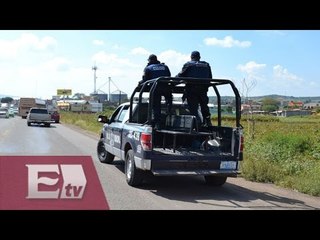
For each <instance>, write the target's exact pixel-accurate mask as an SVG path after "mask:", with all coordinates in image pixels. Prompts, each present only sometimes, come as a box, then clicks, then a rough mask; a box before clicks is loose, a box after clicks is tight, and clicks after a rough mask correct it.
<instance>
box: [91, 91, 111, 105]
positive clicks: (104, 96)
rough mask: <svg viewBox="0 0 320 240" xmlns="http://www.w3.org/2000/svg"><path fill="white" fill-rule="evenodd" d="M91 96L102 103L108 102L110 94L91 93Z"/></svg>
mask: <svg viewBox="0 0 320 240" xmlns="http://www.w3.org/2000/svg"><path fill="white" fill-rule="evenodd" d="M90 96H91V97H93V98H94V99H95V100H97V101H99V102H101V103H102V102H105V101H108V94H106V93H91V94H90Z"/></svg>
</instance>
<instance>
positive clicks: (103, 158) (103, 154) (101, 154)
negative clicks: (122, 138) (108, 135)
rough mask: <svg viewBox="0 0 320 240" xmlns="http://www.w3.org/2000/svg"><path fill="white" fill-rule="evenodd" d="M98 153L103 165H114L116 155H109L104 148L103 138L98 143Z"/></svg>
mask: <svg viewBox="0 0 320 240" xmlns="http://www.w3.org/2000/svg"><path fill="white" fill-rule="evenodd" d="M97 153H98V158H99V160H100V162H102V163H112V162H113V160H114V155H113V154H111V153H109V152H108V151H107V150H106V148H105V146H104V138H101V139H100V140H99V142H98V146H97Z"/></svg>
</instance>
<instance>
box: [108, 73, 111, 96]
mask: <svg viewBox="0 0 320 240" xmlns="http://www.w3.org/2000/svg"><path fill="white" fill-rule="evenodd" d="M110 82H111V77H109V94H108V101H109V102H110Z"/></svg>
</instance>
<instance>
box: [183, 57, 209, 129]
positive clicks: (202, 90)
mask: <svg viewBox="0 0 320 240" xmlns="http://www.w3.org/2000/svg"><path fill="white" fill-rule="evenodd" d="M177 77H194V78H212V72H211V67H210V65H209V63H207V62H205V61H200V53H199V52H198V51H193V52H192V53H191V61H189V62H187V63H185V64H184V65H183V67H182V70H181V72H179V73H178V75H177ZM207 93H208V86H204V85H201V84H199V85H195V84H187V86H186V91H185V94H184V95H183V100H184V98H187V101H188V106H189V110H190V113H191V114H192V115H195V116H196V117H197V120H198V123H200V116H199V114H198V107H199V104H200V107H201V114H202V117H203V125H205V126H212V124H211V114H210V110H209V107H208V103H209V98H208V95H207Z"/></svg>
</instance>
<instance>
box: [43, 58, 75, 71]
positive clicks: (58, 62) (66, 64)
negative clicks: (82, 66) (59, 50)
mask: <svg viewBox="0 0 320 240" xmlns="http://www.w3.org/2000/svg"><path fill="white" fill-rule="evenodd" d="M44 67H45V68H47V69H50V70H54V71H67V70H69V68H70V61H69V60H67V59H65V58H62V57H56V58H53V59H51V60H49V61H47V62H45V63H44Z"/></svg>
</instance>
